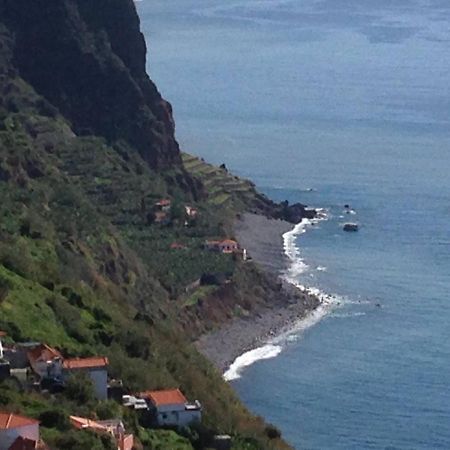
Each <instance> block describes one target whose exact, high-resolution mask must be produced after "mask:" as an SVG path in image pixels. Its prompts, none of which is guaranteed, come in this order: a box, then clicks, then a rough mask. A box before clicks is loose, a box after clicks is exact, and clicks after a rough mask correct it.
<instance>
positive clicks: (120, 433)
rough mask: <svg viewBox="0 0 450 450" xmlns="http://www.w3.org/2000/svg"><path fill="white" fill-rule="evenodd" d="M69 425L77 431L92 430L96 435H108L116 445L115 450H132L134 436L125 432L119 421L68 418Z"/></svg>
mask: <svg viewBox="0 0 450 450" xmlns="http://www.w3.org/2000/svg"><path fill="white" fill-rule="evenodd" d="M70 423H71V424H72V425H73V426H74V427H75V428H77V429H78V430H92V431H94V432H95V433H98V434H109V435H111V436H112V437H113V438H114V440H115V441H116V443H117V450H132V448H133V445H134V436H133V435H132V434H127V433H126V432H125V426H124V424H123V422H122V421H121V420H120V419H113V420H91V419H86V418H84V417H77V416H70Z"/></svg>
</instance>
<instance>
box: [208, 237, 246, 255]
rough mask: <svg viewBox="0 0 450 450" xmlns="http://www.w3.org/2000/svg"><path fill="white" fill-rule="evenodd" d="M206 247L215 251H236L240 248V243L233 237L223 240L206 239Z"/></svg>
mask: <svg viewBox="0 0 450 450" xmlns="http://www.w3.org/2000/svg"><path fill="white" fill-rule="evenodd" d="M205 247H206V248H207V249H208V250H210V251H213V252H220V253H234V252H237V251H238V250H239V244H238V243H237V242H236V241H234V240H232V239H224V240H223V241H206V243H205Z"/></svg>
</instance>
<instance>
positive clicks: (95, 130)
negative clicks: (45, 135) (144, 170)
mask: <svg viewBox="0 0 450 450" xmlns="http://www.w3.org/2000/svg"><path fill="white" fill-rule="evenodd" d="M95 3H96V6H95V8H93V7H92V0H58V1H48V0H33V1H30V0H2V1H1V2H0V22H2V23H3V24H4V25H6V28H7V32H9V33H8V34H9V35H10V36H11V39H10V40H9V41H8V42H9V43H10V47H11V53H12V61H13V64H14V69H15V70H17V72H18V73H19V74H20V76H21V77H22V78H24V79H25V81H27V82H28V83H29V84H30V85H31V86H32V87H33V88H34V89H35V90H36V91H37V92H38V93H39V94H40V95H42V96H43V97H44V98H45V101H47V102H49V103H50V104H51V105H54V106H56V107H57V108H58V109H59V111H60V112H61V113H62V114H63V115H64V116H65V117H67V118H68V119H69V120H70V121H71V123H72V127H73V130H74V131H75V133H76V134H78V135H93V134H95V135H100V136H103V137H105V138H106V139H107V140H108V142H110V143H113V142H119V141H125V142H127V143H128V144H129V145H131V146H132V147H134V148H136V149H138V150H139V152H140V154H141V155H142V157H143V158H144V159H145V160H146V161H147V163H148V164H149V165H150V166H151V167H152V168H155V169H161V168H168V167H171V166H173V165H174V164H175V165H177V164H178V165H179V164H181V157H180V153H179V148H178V144H177V142H176V140H175V137H174V121H173V118H172V108H171V106H170V104H169V103H168V102H166V101H165V100H164V99H163V98H162V97H161V95H160V93H159V92H158V90H157V88H156V86H155V85H154V84H153V82H152V81H151V80H150V78H149V77H148V75H147V74H146V71H145V63H146V51H147V50H146V45H145V41H144V37H143V35H142V33H141V32H140V29H139V17H138V15H137V12H136V8H135V6H134V2H133V1H132V0H96V1H95ZM0 25H1V23H0Z"/></svg>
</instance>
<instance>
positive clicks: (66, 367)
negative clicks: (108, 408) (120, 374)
mask: <svg viewBox="0 0 450 450" xmlns="http://www.w3.org/2000/svg"><path fill="white" fill-rule="evenodd" d="M108 365H109V361H108V358H106V357H105V356H93V357H91V358H73V359H65V360H64V362H63V379H64V380H66V379H67V378H68V377H69V376H70V375H71V374H75V373H77V372H84V373H87V375H88V376H89V378H90V379H91V380H92V383H93V385H94V392H95V396H96V397H97V398H98V399H99V400H106V399H107V398H108Z"/></svg>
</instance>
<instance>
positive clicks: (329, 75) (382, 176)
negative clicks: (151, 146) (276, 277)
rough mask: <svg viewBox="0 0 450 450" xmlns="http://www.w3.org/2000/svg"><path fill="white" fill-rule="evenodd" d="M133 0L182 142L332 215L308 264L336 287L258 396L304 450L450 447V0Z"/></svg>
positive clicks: (246, 371) (304, 246) (280, 344)
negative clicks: (347, 226)
mask: <svg viewBox="0 0 450 450" xmlns="http://www.w3.org/2000/svg"><path fill="white" fill-rule="evenodd" d="M136 4H137V7H138V10H139V13H140V16H141V20H142V27H143V31H144V34H145V37H146V39H147V43H148V47H149V60H148V70H149V73H150V75H151V77H152V78H153V79H154V80H155V82H156V84H157V85H158V87H159V89H160V90H161V92H162V94H163V95H164V96H165V97H166V98H167V99H168V100H170V101H171V102H172V104H173V106H174V112H175V120H176V124H177V137H178V140H179V142H180V144H181V146H182V148H183V149H184V150H186V151H188V152H191V153H195V154H198V155H201V156H203V157H205V158H206V159H208V160H209V161H211V162H214V163H222V162H225V163H226V164H227V166H228V167H229V168H230V169H231V170H233V171H234V172H235V173H237V174H239V175H242V176H244V177H249V178H251V179H252V180H254V181H255V182H256V184H257V186H258V187H259V188H260V189H261V190H262V191H264V192H265V193H267V194H268V195H270V196H271V197H273V198H275V199H279V200H281V199H284V198H287V199H289V200H290V201H292V202H295V201H301V202H303V203H306V204H308V205H311V206H314V207H319V208H324V210H325V212H326V215H327V219H326V220H323V221H320V222H319V223H317V224H316V225H312V226H309V227H306V232H304V233H298V234H297V235H295V236H293V242H292V244H293V245H295V248H296V252H295V257H296V258H297V259H298V261H293V264H295V263H297V266H298V267H301V268H302V270H297V271H296V272H293V273H294V274H295V277H296V281H297V282H298V283H300V284H302V285H305V286H308V287H310V288H316V289H319V290H320V291H321V292H324V293H329V294H332V295H333V299H334V303H333V305H331V306H330V307H329V308H328V309H327V311H326V314H323V317H322V318H321V320H320V321H315V322H316V323H315V324H314V325H313V326H302V327H299V329H298V330H296V331H294V332H293V333H291V334H290V335H288V336H284V337H282V338H281V339H279V340H278V341H277V343H276V346H277V349H278V350H280V351H276V352H273V356H274V357H273V358H270V359H260V360H256V361H254V364H252V365H249V366H247V367H245V368H243V369H242V370H241V371H240V373H239V375H240V377H238V378H236V379H235V380H234V381H232V382H231V383H232V384H233V386H234V387H235V389H236V390H237V392H238V393H239V395H240V396H241V398H242V399H243V401H244V402H245V403H246V404H247V405H248V406H249V408H250V409H251V410H253V411H254V412H255V413H257V414H260V415H262V416H264V417H266V418H267V419H268V420H269V421H271V422H273V423H274V424H275V425H276V426H277V427H279V428H280V429H281V431H282V433H283V435H284V437H285V438H286V439H287V440H288V441H289V442H290V443H291V444H292V445H293V446H294V447H295V448H296V449H314V450H316V449H346V450H348V449H390V450H394V449H450V385H449V384H450V2H448V1H445V0H377V1H374V0H301V1H300V0H227V1H217V0H171V1H168V0H142V1H140V2H138V3H136ZM345 204H349V205H350V206H351V208H352V209H353V210H354V212H355V214H346V213H345V212H344V205H345ZM347 221H355V222H358V223H359V224H360V230H359V232H357V233H344V232H343V231H342V224H343V223H344V222H347ZM377 304H378V305H379V306H377ZM312 323H313V321H311V324H312ZM275 355H277V356H275ZM255 359H256V358H255Z"/></svg>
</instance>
